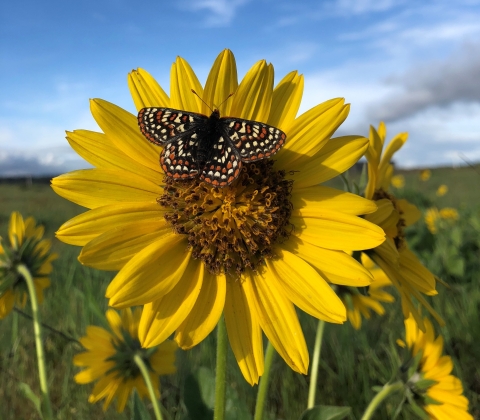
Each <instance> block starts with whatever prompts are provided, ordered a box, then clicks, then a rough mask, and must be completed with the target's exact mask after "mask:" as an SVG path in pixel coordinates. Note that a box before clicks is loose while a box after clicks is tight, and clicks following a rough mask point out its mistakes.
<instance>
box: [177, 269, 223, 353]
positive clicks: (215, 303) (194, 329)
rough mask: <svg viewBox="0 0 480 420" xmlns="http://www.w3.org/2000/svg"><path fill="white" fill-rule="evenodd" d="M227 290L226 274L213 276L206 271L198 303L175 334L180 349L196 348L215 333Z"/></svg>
mask: <svg viewBox="0 0 480 420" xmlns="http://www.w3.org/2000/svg"><path fill="white" fill-rule="evenodd" d="M226 289H227V279H226V277H225V275H224V274H219V275H213V274H210V273H208V272H207V271H205V273H204V280H203V284H202V289H201V290H200V294H199V295H198V298H197V301H196V302H195V305H194V307H193V308H192V310H191V311H190V314H189V315H188V316H187V318H186V319H185V321H184V322H183V323H182V324H181V325H180V326H179V327H178V330H177V332H176V334H175V341H176V342H177V343H178V345H179V347H180V348H182V349H183V350H188V349H190V348H192V347H193V346H196V345H197V344H198V343H200V342H201V341H202V340H203V339H204V338H205V337H206V336H207V335H208V334H210V333H211V332H212V331H213V329H214V328H215V326H216V325H217V323H218V320H219V318H220V316H221V315H222V312H223V308H224V306H225V293H226Z"/></svg>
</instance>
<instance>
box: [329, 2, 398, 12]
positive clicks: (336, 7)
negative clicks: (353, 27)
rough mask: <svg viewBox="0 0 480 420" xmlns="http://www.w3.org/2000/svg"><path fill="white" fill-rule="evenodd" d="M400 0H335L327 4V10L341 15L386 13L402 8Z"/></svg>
mask: <svg viewBox="0 0 480 420" xmlns="http://www.w3.org/2000/svg"><path fill="white" fill-rule="evenodd" d="M402 3H404V1H400V0H335V1H333V2H330V3H327V4H326V5H325V8H326V9H327V10H330V11H331V12H333V13H335V14H339V15H352V14H353V15H359V14H364V13H372V12H384V11H386V10H389V9H392V8H394V7H398V6H400V5H401V4H402Z"/></svg>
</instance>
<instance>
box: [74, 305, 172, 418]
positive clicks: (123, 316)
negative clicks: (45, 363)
mask: <svg viewBox="0 0 480 420" xmlns="http://www.w3.org/2000/svg"><path fill="white" fill-rule="evenodd" d="M141 314H142V310H141V309H140V308H136V309H135V310H134V311H133V312H132V311H131V309H130V308H127V309H123V310H122V311H121V312H120V314H119V313H118V312H117V311H115V310H113V309H109V310H108V311H107V313H106V317H107V320H108V324H109V326H110V331H108V330H106V329H104V328H101V327H97V326H93V325H90V326H88V327H87V335H86V336H85V337H82V338H81V339H80V342H81V343H82V345H83V347H85V349H86V351H85V352H83V353H79V354H77V355H75V356H74V358H73V363H74V364H75V365H76V366H80V367H83V368H85V369H84V370H82V371H81V372H80V373H77V374H76V375H75V381H76V382H77V383H79V384H87V383H90V382H96V384H95V386H94V388H93V391H92V393H91V394H90V396H89V398H88V401H89V402H90V403H92V404H94V403H96V402H97V401H100V400H102V399H105V401H104V403H103V409H104V410H106V409H107V408H108V406H109V405H110V403H111V402H112V400H113V399H114V398H115V397H116V398H117V411H119V412H121V411H123V410H124V408H125V404H126V403H127V400H128V397H129V395H130V394H131V392H132V391H133V390H134V389H136V390H137V392H138V394H139V396H140V397H141V398H143V397H145V396H147V395H148V390H147V386H146V384H145V380H144V379H143V376H142V374H141V372H140V369H139V368H138V366H137V364H136V363H135V361H134V356H135V355H139V356H140V357H141V358H142V360H143V362H144V363H145V364H146V366H147V368H148V370H149V374H150V380H151V381H152V385H153V388H154V390H155V394H156V396H157V398H159V397H160V392H159V390H160V382H159V376H160V375H168V374H170V373H174V372H175V371H176V369H175V366H174V362H175V350H176V349H177V345H176V344H175V342H173V341H171V340H166V341H164V342H163V343H160V344H159V345H158V346H155V347H152V348H150V349H143V348H142V346H141V344H140V340H139V338H138V324H139V322H140V317H141Z"/></svg>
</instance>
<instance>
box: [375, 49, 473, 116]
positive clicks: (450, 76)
mask: <svg viewBox="0 0 480 420" xmlns="http://www.w3.org/2000/svg"><path fill="white" fill-rule="evenodd" d="M479 80H480V44H465V45H464V46H463V47H462V48H461V49H460V50H459V51H457V52H455V53H454V54H452V55H451V56H449V57H448V58H447V59H445V60H442V61H439V60H436V61H431V62H427V63H424V64H421V65H416V66H414V67H412V68H411V69H409V70H408V71H406V72H405V73H403V74H402V75H396V76H391V77H389V78H388V79H387V80H386V84H387V85H390V86H391V87H392V88H393V90H394V93H392V94H391V95H390V96H389V97H387V98H386V99H385V100H384V101H382V102H379V103H377V104H374V105H373V106H372V107H371V109H370V110H369V115H370V116H371V118H373V119H385V120H390V121H394V120H396V119H403V118H406V117H408V116H411V115H414V114H415V113H418V112H420V111H422V110H424V109H427V108H429V107H442V106H448V105H451V104H454V103H456V102H477V103H480V83H479V82H478V81H479Z"/></svg>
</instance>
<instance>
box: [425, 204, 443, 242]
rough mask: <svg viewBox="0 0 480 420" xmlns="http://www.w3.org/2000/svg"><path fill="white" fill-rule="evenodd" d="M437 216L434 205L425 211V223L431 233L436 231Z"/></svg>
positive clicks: (438, 215)
mask: <svg viewBox="0 0 480 420" xmlns="http://www.w3.org/2000/svg"><path fill="white" fill-rule="evenodd" d="M439 218H440V213H439V211H438V209H437V208H436V207H431V208H429V209H427V210H426V211H425V224H426V225H427V228H428V230H429V231H430V233H432V234H433V235H435V234H436V233H437V220H438V219H439Z"/></svg>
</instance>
